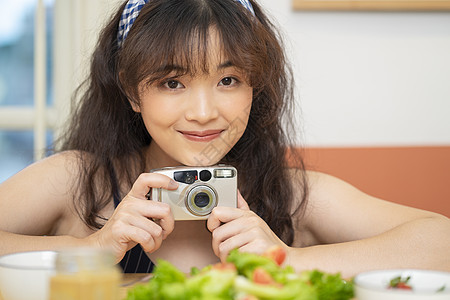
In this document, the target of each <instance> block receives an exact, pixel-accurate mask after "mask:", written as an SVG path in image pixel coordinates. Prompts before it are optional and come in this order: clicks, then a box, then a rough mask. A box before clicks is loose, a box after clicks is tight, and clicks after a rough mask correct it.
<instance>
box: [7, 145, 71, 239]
mask: <svg viewBox="0 0 450 300" xmlns="http://www.w3.org/2000/svg"><path fill="white" fill-rule="evenodd" d="M78 174H79V172H78V153H76V152H73V151H68V152H62V153H58V154H54V155H52V156H49V157H47V158H45V159H42V160H40V161H37V162H35V163H33V164H31V165H29V166H28V167H26V168H25V169H23V170H22V171H20V172H18V173H17V174H15V175H13V176H12V177H11V178H9V179H7V180H6V181H4V182H3V183H2V184H0V220H1V221H0V229H2V230H7V231H11V232H17V233H26V234H49V233H51V231H52V230H53V225H54V224H55V223H56V222H58V220H59V219H61V218H63V217H64V215H65V214H66V213H67V210H68V209H70V207H69V206H70V204H71V203H72V201H71V200H72V199H73V190H74V189H73V187H74V186H76V182H77V180H78V177H79V176H78ZM29 220H33V221H32V222H31V221H29Z"/></svg>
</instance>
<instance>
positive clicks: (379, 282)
mask: <svg viewBox="0 0 450 300" xmlns="http://www.w3.org/2000/svg"><path fill="white" fill-rule="evenodd" d="M398 276H401V277H402V278H406V277H408V276H410V277H411V279H410V280H409V281H408V284H409V285H410V286H412V288H413V289H412V290H402V289H389V288H388V287H389V282H390V281H391V279H393V278H395V277H398ZM354 282H355V296H356V298H357V299H358V300H450V273H448V272H440V271H429V270H406V269H399V270H380V271H370V272H365V273H361V274H358V275H357V276H356V277H355V281H354Z"/></svg>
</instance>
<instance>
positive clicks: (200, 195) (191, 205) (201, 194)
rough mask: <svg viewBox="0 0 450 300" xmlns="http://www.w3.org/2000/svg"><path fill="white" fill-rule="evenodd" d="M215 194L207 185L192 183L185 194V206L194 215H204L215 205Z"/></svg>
mask: <svg viewBox="0 0 450 300" xmlns="http://www.w3.org/2000/svg"><path fill="white" fill-rule="evenodd" d="M217 202H218V200H217V194H216V191H215V190H214V188H212V187H211V186H208V185H202V184H200V185H194V187H192V188H191V189H190V190H189V192H188V193H187V195H186V198H185V205H186V208H187V209H188V210H189V212H190V213H192V214H193V215H194V216H206V215H208V214H210V213H211V211H212V209H213V208H214V207H216V206H217Z"/></svg>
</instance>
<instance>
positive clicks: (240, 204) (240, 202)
mask: <svg viewBox="0 0 450 300" xmlns="http://www.w3.org/2000/svg"><path fill="white" fill-rule="evenodd" d="M237 207H238V208H240V209H244V210H250V207H248V204H247V202H246V201H245V200H244V197H242V195H241V192H240V191H238V198H237Z"/></svg>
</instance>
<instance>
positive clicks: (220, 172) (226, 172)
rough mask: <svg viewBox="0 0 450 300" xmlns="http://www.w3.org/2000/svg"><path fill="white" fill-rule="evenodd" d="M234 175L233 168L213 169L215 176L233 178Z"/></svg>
mask: <svg viewBox="0 0 450 300" xmlns="http://www.w3.org/2000/svg"><path fill="white" fill-rule="evenodd" d="M235 175H236V174H235V172H234V170H233V169H214V177H215V178H233V177H234V176H235Z"/></svg>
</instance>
